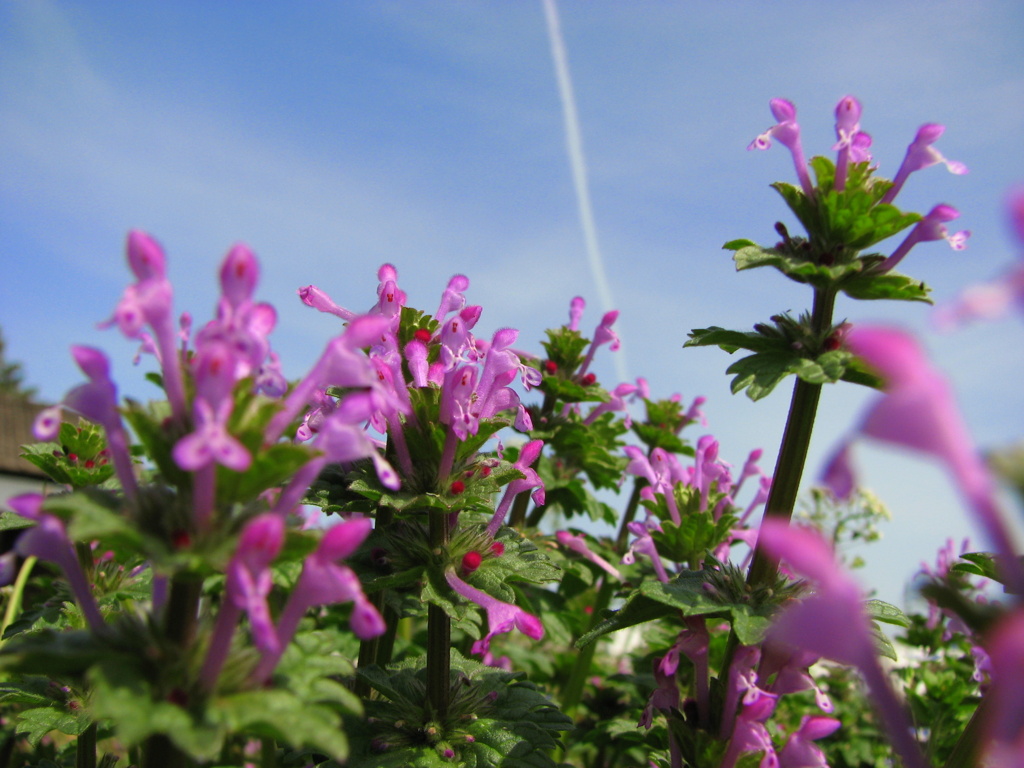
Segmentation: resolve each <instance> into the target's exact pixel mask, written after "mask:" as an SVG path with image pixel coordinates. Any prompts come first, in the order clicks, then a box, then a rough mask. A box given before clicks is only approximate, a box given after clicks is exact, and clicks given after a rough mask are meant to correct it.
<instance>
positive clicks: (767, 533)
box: [758, 519, 926, 768]
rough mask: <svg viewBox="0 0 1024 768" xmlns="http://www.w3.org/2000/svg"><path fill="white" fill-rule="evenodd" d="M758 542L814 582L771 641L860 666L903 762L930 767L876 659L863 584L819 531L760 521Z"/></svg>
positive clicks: (776, 625) (784, 614) (781, 618)
mask: <svg viewBox="0 0 1024 768" xmlns="http://www.w3.org/2000/svg"><path fill="white" fill-rule="evenodd" d="M758 546H759V547H762V548H763V549H764V550H765V552H767V553H768V554H769V555H770V556H771V557H773V558H775V559H777V560H785V561H787V562H788V563H789V566H790V567H791V568H792V569H793V571H795V572H796V573H797V574H799V575H801V576H804V577H806V578H807V579H809V580H810V581H812V582H813V583H814V592H812V593H811V594H810V596H808V597H805V598H803V599H801V600H798V601H795V602H792V603H790V604H789V605H787V606H785V607H784V608H783V609H782V611H781V612H780V613H779V614H778V615H777V616H776V618H775V620H774V621H773V623H772V626H771V627H770V628H769V630H768V641H769V642H772V643H779V644H782V645H784V646H789V647H790V648H795V649H799V650H802V651H805V652H807V653H810V654H813V655H815V656H820V657H823V658H826V659H831V660H833V661H838V662H839V663H841V664H850V665H853V666H856V667H857V668H858V669H860V671H861V674H863V675H864V679H865V682H867V684H868V688H869V691H870V694H871V697H872V699H873V700H874V702H875V706H876V707H877V709H878V711H879V716H880V721H881V722H882V723H883V724H884V725H885V727H886V728H887V729H888V731H889V737H890V740H891V741H892V744H893V747H895V749H896V751H897V752H899V754H900V756H901V757H902V758H903V763H904V765H906V766H907V768H925V765H926V764H925V761H924V758H923V757H922V756H921V752H920V748H919V747H918V745H917V742H916V740H915V739H914V737H913V736H912V734H911V729H910V721H909V718H908V717H907V714H906V712H905V711H904V710H903V707H902V705H901V704H900V702H899V700H898V699H897V698H896V695H895V694H894V693H893V691H892V689H891V688H890V687H889V682H888V679H887V678H886V676H885V673H884V672H883V671H882V668H881V667H880V666H879V664H878V660H877V659H876V658H875V650H874V641H873V639H872V635H871V630H870V626H869V624H868V618H867V615H866V613H865V612H864V606H863V601H862V595H861V591H860V588H859V587H858V586H857V583H856V582H855V581H854V580H853V579H852V578H850V576H848V575H847V574H846V572H845V571H843V569H842V568H841V567H840V566H839V564H838V563H837V562H836V560H835V556H834V554H833V552H832V548H831V547H830V546H829V544H828V543H827V542H826V541H825V540H824V539H823V538H822V537H821V535H820V534H819V533H817V532H816V531H813V530H811V529H808V528H797V527H791V526H790V525H789V524H788V523H786V522H780V521H778V520H771V519H769V520H765V521H764V522H763V523H762V525H761V530H760V534H759V536H758Z"/></svg>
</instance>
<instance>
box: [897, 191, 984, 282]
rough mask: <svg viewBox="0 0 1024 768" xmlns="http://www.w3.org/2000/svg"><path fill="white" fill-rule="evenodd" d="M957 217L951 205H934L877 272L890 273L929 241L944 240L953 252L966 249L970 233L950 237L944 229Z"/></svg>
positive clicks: (956, 212) (960, 233)
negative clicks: (922, 244) (913, 250)
mask: <svg viewBox="0 0 1024 768" xmlns="http://www.w3.org/2000/svg"><path fill="white" fill-rule="evenodd" d="M959 216H960V212H959V211H958V210H957V209H956V208H954V207H953V206H951V205H936V206H935V207H934V208H932V209H931V210H930V211H929V212H928V215H927V216H925V217H924V218H923V219H921V221H919V222H917V224H916V225H915V226H914V228H913V229H912V230H910V234H909V235H907V236H906V238H905V239H904V240H903V242H902V243H900V244H899V247H897V248H896V250H895V251H893V252H892V256H890V257H889V258H887V259H886V260H885V261H883V262H882V263H881V264H880V265H879V267H878V270H879V271H880V272H888V271H890V270H891V269H893V267H895V266H896V265H897V264H899V263H900V262H901V261H902V260H903V257H904V256H906V255H907V254H908V253H909V252H910V249H911V248H913V247H914V246H915V245H917V244H918V243H924V242H927V241H929V240H945V241H946V242H947V243H949V246H950V248H952V249H953V250H954V251H962V250H963V249H964V248H966V247H967V238H968V237H970V236H971V233H970V232H969V231H968V230H966V229H962V230H960V231H959V232H955V233H954V234H952V235H951V234H949V231H948V230H947V229H946V222H949V221H952V220H953V219H955V218H958V217H959Z"/></svg>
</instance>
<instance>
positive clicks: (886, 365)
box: [826, 326, 1024, 593]
mask: <svg viewBox="0 0 1024 768" xmlns="http://www.w3.org/2000/svg"><path fill="white" fill-rule="evenodd" d="M847 347H848V348H849V349H850V350H851V351H853V352H855V353H857V354H858V355H860V356H861V357H862V358H864V360H865V361H866V362H867V363H868V364H869V365H870V366H871V367H872V368H874V369H875V370H876V371H877V372H878V373H879V374H880V375H881V376H882V378H883V379H884V380H885V393H886V394H885V395H884V396H883V397H881V398H879V399H878V400H876V401H875V402H874V404H873V405H872V406H871V407H870V408H869V409H868V412H867V413H866V414H865V416H864V418H863V420H862V421H861V424H860V427H859V428H858V432H859V433H860V434H861V435H864V436H866V437H871V438H874V439H876V440H881V441H883V442H886V443H891V444H893V445H897V446H901V447H904V448H910V449H912V450H916V451H920V452H922V453H926V454H929V455H931V456H934V457H935V458H937V459H938V460H939V461H941V462H942V463H943V464H944V465H945V466H946V468H947V469H948V470H949V472H950V474H951V475H952V477H953V480H954V482H955V483H956V484H957V486H958V487H959V489H960V492H961V493H962V494H963V497H964V499H965V500H966V501H967V503H968V505H969V507H970V508H971V509H972V511H973V512H974V514H975V516H976V517H977V519H978V522H979V523H980V524H981V526H982V527H983V528H984V529H985V532H986V534H987V535H988V537H989V539H990V541H991V542H992V544H993V545H994V547H995V549H996V552H997V554H998V555H999V557H1000V565H1001V567H1002V569H1003V571H1004V573H1005V574H1006V576H1007V579H1008V580H1009V582H1010V584H1011V586H1013V587H1015V588H1016V591H1017V592H1018V593H1021V592H1022V591H1024V571H1022V569H1021V565H1020V562H1019V561H1018V560H1017V558H1016V556H1015V551H1014V547H1013V544H1012V542H1011V539H1010V536H1009V533H1008V531H1007V528H1006V525H1005V523H1004V521H1003V519H1002V514H1001V513H1000V510H999V509H998V507H997V505H996V502H995V496H994V490H995V488H994V483H993V481H992V478H991V476H990V474H989V472H988V469H987V468H986V466H985V464H984V462H983V461H982V459H981V457H980V455H979V454H978V452H977V450H976V449H975V447H974V443H973V441H972V440H971V437H970V434H969V433H968V431H967V427H966V425H965V424H964V422H963V418H962V417H961V415H960V411H959V410H958V408H957V406H956V403H955V401H954V400H953V394H952V392H951V391H950V389H949V385H948V384H947V383H946V380H945V379H944V378H943V376H942V374H940V373H939V372H938V371H936V370H935V369H934V368H933V367H932V366H931V364H930V362H929V361H928V359H927V358H926V357H925V354H924V351H923V350H922V349H921V347H920V346H919V345H918V343H917V341H916V340H915V339H914V338H913V337H912V336H910V335H909V334H907V333H905V332H903V331H899V330H896V329H893V328H885V327H872V326H862V327H857V328H854V329H853V330H852V331H851V332H850V335H849V337H848V339H847ZM849 442H850V441H849V440H847V442H846V443H844V444H843V445H842V446H841V447H840V449H839V450H838V451H837V453H836V454H835V457H834V458H833V460H832V461H831V462H830V465H829V468H828V470H827V471H826V476H827V477H828V478H829V479H831V480H832V482H833V491H835V492H836V493H837V495H839V496H840V497H841V498H845V496H844V494H847V495H848V493H849V491H850V490H852V487H853V470H852V468H851V467H850V464H849Z"/></svg>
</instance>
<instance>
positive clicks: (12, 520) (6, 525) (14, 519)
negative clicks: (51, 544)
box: [0, 510, 35, 531]
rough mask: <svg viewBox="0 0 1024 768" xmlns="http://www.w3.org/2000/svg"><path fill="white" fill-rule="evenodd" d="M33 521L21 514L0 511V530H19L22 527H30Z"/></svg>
mask: <svg viewBox="0 0 1024 768" xmlns="http://www.w3.org/2000/svg"><path fill="white" fill-rule="evenodd" d="M33 525H35V523H33V522H32V521H31V520H28V519H26V518H24V517H22V516H21V515H16V514H15V513H14V512H7V511H6V510H5V511H3V512H0V531H20V530H21V529H22V528H31V527H32V526H33Z"/></svg>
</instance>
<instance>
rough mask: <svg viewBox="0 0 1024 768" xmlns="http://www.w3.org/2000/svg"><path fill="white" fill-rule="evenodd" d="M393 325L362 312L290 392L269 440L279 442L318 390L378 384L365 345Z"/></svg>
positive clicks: (272, 425) (275, 421) (333, 340)
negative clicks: (363, 351)
mask: <svg viewBox="0 0 1024 768" xmlns="http://www.w3.org/2000/svg"><path fill="white" fill-rule="evenodd" d="M389 325H390V320H388V319H387V318H384V317H379V316H374V315H361V316H360V317H357V318H356V319H355V320H353V321H352V322H351V323H349V324H348V326H347V327H346V328H345V330H344V332H343V333H342V334H341V335H340V336H336V337H335V338H333V339H331V341H329V342H328V344H327V348H326V349H325V350H324V352H323V354H322V355H321V356H320V359H319V360H318V361H317V362H316V364H315V365H314V366H313V368H312V370H310V372H309V373H308V374H306V377H305V378H304V379H302V381H300V382H299V383H298V384H297V385H296V386H295V388H294V389H293V390H292V391H291V392H290V393H289V394H288V397H286V398H285V401H284V405H283V407H282V409H281V411H280V412H279V413H278V414H277V415H276V416H274V418H273V419H271V421H270V424H269V426H268V427H267V434H266V441H267V442H268V443H273V442H276V441H277V439H278V438H279V437H280V436H281V433H282V432H284V429H285V427H287V426H288V424H289V423H291V421H292V419H294V418H295V417H296V416H297V415H298V414H299V412H300V411H301V410H302V409H303V408H305V407H306V406H307V405H308V404H310V403H311V402H313V401H314V400H315V398H316V394H315V393H317V392H318V391H321V390H323V389H324V388H325V387H327V386H329V385H332V386H336V387H344V388H351V389H365V388H371V387H376V386H377V385H378V379H377V374H376V372H375V371H374V370H373V366H371V365H370V361H369V360H368V359H367V357H366V355H364V354H363V353H362V348H364V347H368V346H371V345H372V344H374V343H376V341H377V340H378V338H380V336H381V334H382V333H385V332H386V331H387V330H388V327H389Z"/></svg>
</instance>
